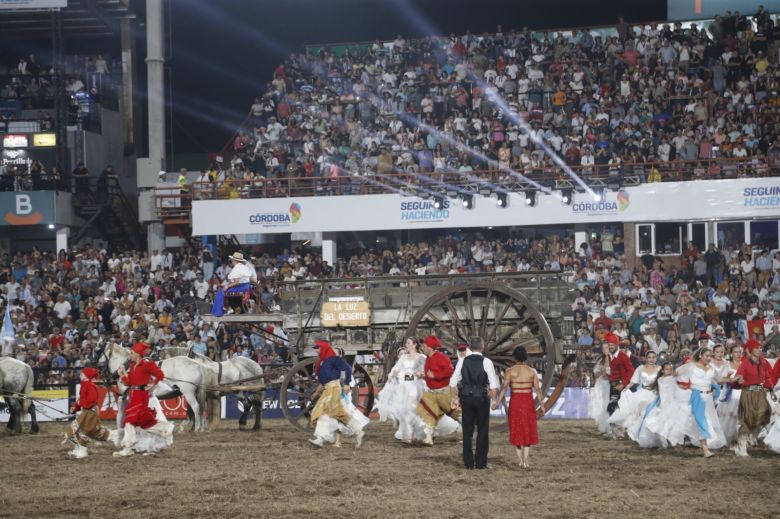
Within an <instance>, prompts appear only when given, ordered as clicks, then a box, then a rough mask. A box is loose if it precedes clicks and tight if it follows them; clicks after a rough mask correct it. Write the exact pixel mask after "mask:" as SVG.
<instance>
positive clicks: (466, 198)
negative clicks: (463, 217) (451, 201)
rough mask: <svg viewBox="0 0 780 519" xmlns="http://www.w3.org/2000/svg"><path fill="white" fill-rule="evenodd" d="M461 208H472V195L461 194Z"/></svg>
mask: <svg viewBox="0 0 780 519" xmlns="http://www.w3.org/2000/svg"><path fill="white" fill-rule="evenodd" d="M463 208H464V209H474V195H463Z"/></svg>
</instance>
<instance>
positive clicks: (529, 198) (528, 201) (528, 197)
mask: <svg viewBox="0 0 780 519" xmlns="http://www.w3.org/2000/svg"><path fill="white" fill-rule="evenodd" d="M525 205H527V206H528V207H533V206H535V205H536V191H533V190H531V191H526V192H525Z"/></svg>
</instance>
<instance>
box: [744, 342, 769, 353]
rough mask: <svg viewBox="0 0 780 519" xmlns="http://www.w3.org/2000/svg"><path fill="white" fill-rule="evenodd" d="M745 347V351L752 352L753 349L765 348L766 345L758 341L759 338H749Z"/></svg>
mask: <svg viewBox="0 0 780 519" xmlns="http://www.w3.org/2000/svg"><path fill="white" fill-rule="evenodd" d="M744 348H745V351H746V352H748V353H750V352H751V351H753V350H755V349H756V348H758V349H763V348H764V345H763V344H761V343H760V342H758V341H757V340H755V339H750V340H748V341H747V342H746V343H745V346H744Z"/></svg>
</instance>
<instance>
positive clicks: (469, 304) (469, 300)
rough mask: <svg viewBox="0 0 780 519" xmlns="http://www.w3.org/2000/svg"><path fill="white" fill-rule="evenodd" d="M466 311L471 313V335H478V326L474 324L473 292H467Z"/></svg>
mask: <svg viewBox="0 0 780 519" xmlns="http://www.w3.org/2000/svg"><path fill="white" fill-rule="evenodd" d="M466 309H467V310H468V312H469V314H468V315H469V331H470V332H471V335H475V334H476V333H477V326H476V323H475V322H474V298H473V297H472V295H471V290H469V291H468V292H466Z"/></svg>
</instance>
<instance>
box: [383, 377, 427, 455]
mask: <svg viewBox="0 0 780 519" xmlns="http://www.w3.org/2000/svg"><path fill="white" fill-rule="evenodd" d="M423 391H425V382H423V381H422V380H405V381H398V380H395V381H392V382H388V383H387V384H385V387H383V388H382V391H380V392H379V394H378V395H377V404H376V407H377V411H379V420H380V421H382V422H385V421H387V420H392V421H393V425H394V426H395V427H396V431H395V437H396V439H398V440H403V439H412V438H414V436H415V432H416V429H417V426H418V425H419V424H418V422H419V417H418V416H417V404H418V403H419V402H420V398H422V394H423Z"/></svg>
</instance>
